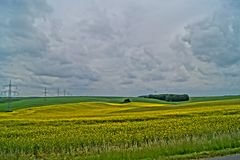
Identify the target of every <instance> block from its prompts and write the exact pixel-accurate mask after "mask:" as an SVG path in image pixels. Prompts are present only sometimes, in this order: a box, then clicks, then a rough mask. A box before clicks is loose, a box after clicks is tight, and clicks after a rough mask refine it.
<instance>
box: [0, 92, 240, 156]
mask: <svg viewBox="0 0 240 160" xmlns="http://www.w3.org/2000/svg"><path fill="white" fill-rule="evenodd" d="M130 99H131V100H132V102H131V103H122V102H123V100H124V97H60V98H57V97H56V98H47V99H44V98H19V99H15V100H13V102H12V107H11V110H12V112H5V111H8V108H7V103H6V100H2V102H0V111H1V112H0V157H1V159H89V160H91V159H109V160H110V159H197V158H206V157H214V156H217V155H227V154H233V153H240V96H225V97H195V98H191V100H190V101H189V102H179V103H170V102H165V101H158V100H153V99H144V98H134V97H130Z"/></svg>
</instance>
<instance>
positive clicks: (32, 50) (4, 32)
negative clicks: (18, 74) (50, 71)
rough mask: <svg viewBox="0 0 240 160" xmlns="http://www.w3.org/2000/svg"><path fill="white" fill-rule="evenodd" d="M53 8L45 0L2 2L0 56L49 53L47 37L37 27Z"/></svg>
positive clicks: (0, 11) (0, 9) (3, 0)
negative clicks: (38, 21)
mask: <svg viewBox="0 0 240 160" xmlns="http://www.w3.org/2000/svg"><path fill="white" fill-rule="evenodd" d="M50 11H51V8H50V7H49V6H48V5H47V3H46V1H44V0H36V1H31V0H21V1H18V0H1V2H0V19H1V22H0V36H1V38H0V54H1V57H8V56H14V55H16V54H26V53H27V54H28V56H29V55H32V54H35V55H37V54H40V53H41V52H46V51H47V41H48V39H47V37H46V36H45V35H44V34H43V33H42V32H40V31H39V30H38V29H37V27H36V26H35V22H36V20H37V19H44V18H45V17H46V16H47V15H48V13H50Z"/></svg>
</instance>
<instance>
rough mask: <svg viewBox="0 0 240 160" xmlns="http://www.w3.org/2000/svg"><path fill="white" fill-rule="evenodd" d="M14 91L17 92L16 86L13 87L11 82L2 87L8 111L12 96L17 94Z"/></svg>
mask: <svg viewBox="0 0 240 160" xmlns="http://www.w3.org/2000/svg"><path fill="white" fill-rule="evenodd" d="M14 88H15V90H14ZM16 90H17V86H16V85H13V84H12V81H11V80H10V81H9V84H8V85H5V86H4V90H3V92H2V93H4V94H6V95H7V98H8V111H11V103H12V96H13V95H17V94H18V92H17V91H16Z"/></svg>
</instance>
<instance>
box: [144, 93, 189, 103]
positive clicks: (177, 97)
mask: <svg viewBox="0 0 240 160" xmlns="http://www.w3.org/2000/svg"><path fill="white" fill-rule="evenodd" d="M140 97H143V98H152V99H158V100H163V101H168V102H180V101H189V99H190V97H189V95H187V94H149V95H144V96H140Z"/></svg>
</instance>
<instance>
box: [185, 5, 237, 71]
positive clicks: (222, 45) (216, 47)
mask: <svg viewBox="0 0 240 160" xmlns="http://www.w3.org/2000/svg"><path fill="white" fill-rule="evenodd" d="M239 28H240V8H239V2H237V1H229V4H228V5H227V6H226V7H225V9H224V10H222V11H219V12H217V13H215V14H214V15H213V16H212V17H208V18H207V19H205V20H202V21H200V22H198V23H196V24H193V25H189V26H187V27H186V32H187V33H186V35H184V36H183V37H182V41H183V42H185V43H187V44H188V45H189V47H190V49H191V51H192V53H193V54H194V55H195V56H196V57H197V58H198V59H199V60H201V61H205V62H209V63H214V64H216V65H218V66H219V67H228V66H231V65H234V64H236V63H239V62H240V46H239V43H240V29H239Z"/></svg>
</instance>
